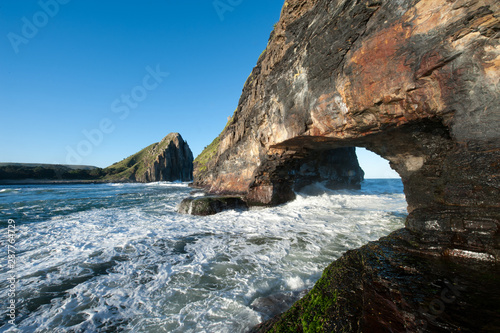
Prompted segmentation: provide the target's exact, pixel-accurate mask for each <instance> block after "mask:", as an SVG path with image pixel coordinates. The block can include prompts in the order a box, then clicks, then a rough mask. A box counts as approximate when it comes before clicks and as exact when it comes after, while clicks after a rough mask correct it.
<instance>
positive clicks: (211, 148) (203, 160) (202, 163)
mask: <svg viewBox="0 0 500 333" xmlns="http://www.w3.org/2000/svg"><path fill="white" fill-rule="evenodd" d="M235 113H236V110H235V111H234V113H233V116H232V117H231V118H229V119H228V121H227V123H226V126H224V129H223V130H222V132H221V133H220V134H219V135H218V136H217V137H216V138H215V139H214V140H213V141H212V143H210V144H209V145H208V146H206V147H205V149H203V151H202V152H201V154H200V155H198V156H197V157H196V158H195V160H194V167H195V169H196V170H197V171H198V172H204V171H206V170H207V168H208V166H207V164H208V162H209V161H210V160H212V158H214V157H215V155H216V154H217V150H218V149H219V144H220V138H221V136H222V133H224V131H225V130H226V129H227V128H228V127H229V125H231V124H232V123H233V121H234V114H235Z"/></svg>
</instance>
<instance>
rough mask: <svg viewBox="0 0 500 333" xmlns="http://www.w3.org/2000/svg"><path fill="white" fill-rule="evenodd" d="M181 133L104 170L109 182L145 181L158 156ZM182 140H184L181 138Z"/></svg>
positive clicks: (168, 136) (173, 134)
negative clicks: (144, 178) (146, 174)
mask: <svg viewBox="0 0 500 333" xmlns="http://www.w3.org/2000/svg"><path fill="white" fill-rule="evenodd" d="M176 138H181V137H180V135H179V133H170V134H169V135H167V136H166V137H165V138H163V140H161V141H160V142H157V143H153V144H152V145H149V146H148V147H146V148H144V149H143V150H141V151H139V152H138V153H135V154H134V155H131V156H129V157H127V158H125V159H124V160H122V161H120V162H117V163H115V164H113V165H111V166H109V167H107V168H105V169H104V172H105V174H106V176H105V178H104V179H105V180H108V181H143V180H141V179H140V178H139V177H142V175H144V174H145V173H146V171H147V170H148V168H149V167H151V166H152V165H153V164H154V162H155V161H156V159H157V158H158V156H159V155H160V154H161V153H162V152H163V151H165V150H166V149H167V148H168V146H169V145H170V144H171V143H172V141H173V140H175V139H176ZM181 139H182V138H181Z"/></svg>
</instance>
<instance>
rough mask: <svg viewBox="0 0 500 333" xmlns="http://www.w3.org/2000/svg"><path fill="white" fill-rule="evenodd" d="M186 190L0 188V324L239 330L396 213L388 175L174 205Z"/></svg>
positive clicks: (394, 219)
mask: <svg viewBox="0 0 500 333" xmlns="http://www.w3.org/2000/svg"><path fill="white" fill-rule="evenodd" d="M192 191H193V189H191V188H189V187H188V185H187V184H185V183H153V184H96V185H92V184H89V185H32V186H28V185H26V186H1V187H0V216H1V221H0V222H1V225H0V227H1V233H2V235H1V237H0V248H1V251H0V256H1V263H2V265H1V268H0V299H1V302H2V303H1V310H0V314H1V317H0V332H50V333H54V332H217V333H220V332H227V333H235V332H245V331H247V330H248V329H249V328H251V327H253V326H255V325H257V324H259V323H260V322H261V321H263V320H266V319H268V318H270V317H271V316H272V315H273V314H274V313H275V312H276V311H279V310H283V309H286V307H288V306H290V304H292V303H293V301H295V300H296V299H297V298H298V297H300V296H301V295H302V294H303V293H304V292H306V291H307V290H308V289H310V288H311V287H312V286H313V285H314V283H315V282H316V281H317V280H318V279H319V278H320V277H321V273H322V271H323V270H324V269H325V268H326V267H327V266H328V265H329V264H330V263H331V262H332V261H333V260H335V259H336V258H339V257H340V256H341V255H342V254H343V253H345V252H346V251H347V250H350V249H355V248H358V247H361V246H362V245H364V244H366V243H368V242H369V241H374V240H377V239H379V238H380V237H382V236H385V235H388V234H389V233H390V232H392V231H394V230H397V229H399V228H402V227H403V226H404V220H405V218H406V215H407V212H406V207H407V205H406V200H405V196H404V193H403V185H402V183H401V180H399V179H368V180H365V181H364V182H363V184H362V189H361V190H338V191H332V190H328V189H326V188H324V187H323V186H322V185H321V184H316V185H312V186H309V187H307V188H304V189H303V190H302V191H301V192H300V193H298V194H297V199H296V200H295V201H293V202H290V203H288V204H285V205H281V206H278V207H273V208H259V209H251V210H249V211H227V212H223V213H220V214H218V215H215V216H208V217H196V216H188V215H181V214H178V213H177V212H176V209H177V206H178V205H179V203H180V202H181V200H182V199H183V198H185V197H187V196H189V195H190V193H191V192H192ZM197 195H200V194H197ZM9 256H10V257H9ZM9 259H10V261H9ZM13 278H14V280H13ZM13 316H14V318H13ZM12 323H14V324H15V325H12Z"/></svg>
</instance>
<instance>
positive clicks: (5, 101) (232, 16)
mask: <svg viewBox="0 0 500 333" xmlns="http://www.w3.org/2000/svg"><path fill="white" fill-rule="evenodd" d="M214 4H219V6H218V7H217V8H216V6H215V5H214ZM223 4H225V7H224V5H223ZM282 5H283V1H282V0H271V1H270V0H251V1H250V0H232V1H229V0H217V1H213V0H205V1H196V2H190V1H189V2H188V1H169V0H163V1H160V0H142V1H139V0H106V1H103V0H100V1H98V0H40V1H39V0H0V22H1V25H0V110H1V111H0V112H1V113H0V116H1V122H0V124H1V125H0V126H1V129H0V141H1V146H0V162H24V163H67V162H70V163H73V164H87V165H96V166H100V167H105V166H108V165H110V164H112V163H114V162H116V161H119V160H122V159H123V158H125V157H127V156H129V155H131V154H133V153H135V152H137V151H139V150H140V149H142V148H144V147H146V146H148V145H150V144H151V143H154V142H158V141H159V140H161V139H162V138H163V137H164V136H166V135H167V134H168V133H170V132H179V133H181V134H182V136H183V137H184V139H186V140H187V141H188V143H189V145H190V147H191V149H192V150H193V153H194V155H195V156H196V155H198V154H199V153H200V152H201V151H202V150H203V148H204V147H205V146H206V145H208V144H209V143H210V142H211V141H212V139H213V138H215V137H216V136H217V135H218V134H219V133H220V131H221V130H222V128H223V127H224V125H225V123H226V121H227V117H228V116H231V115H232V114H233V111H234V110H235V109H236V107H237V104H238V100H239V97H240V94H241V89H242V88H243V84H244V82H245V81H246V79H247V77H248V75H249V74H250V72H251V70H252V68H253V67H254V66H255V64H256V61H257V59H258V57H259V55H260V54H261V52H262V51H263V50H264V49H265V47H266V45H267V41H268V38H269V34H270V33H271V31H272V29H273V25H274V23H276V22H277V21H278V19H279V14H280V11H281V7H282ZM365 160H366V163H368V164H366V166H365V165H363V167H364V169H365V170H366V171H367V176H368V177H391V176H397V175H396V174H391V171H390V170H389V169H388V166H387V162H385V161H383V160H379V161H377V160H376V158H374V155H372V154H369V153H368V152H366V151H361V152H360V161H361V163H362V164H365ZM379 164H380V165H379ZM367 166H370V170H367Z"/></svg>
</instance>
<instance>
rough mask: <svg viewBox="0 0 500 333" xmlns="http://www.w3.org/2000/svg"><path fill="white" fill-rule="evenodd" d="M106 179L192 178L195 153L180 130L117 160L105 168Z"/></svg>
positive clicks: (170, 179)
mask: <svg viewBox="0 0 500 333" xmlns="http://www.w3.org/2000/svg"><path fill="white" fill-rule="evenodd" d="M104 171H105V172H106V173H107V176H106V179H108V180H118V181H137V182H142V183H148V182H159V181H177V180H180V181H191V180H192V179H193V153H192V152H191V149H190V148H189V146H188V144H187V142H186V141H184V140H183V139H182V137H181V135H180V134H179V133H170V134H169V135H167V136H166V137H165V138H164V139H163V140H161V141H160V142H158V143H155V144H152V145H150V146H149V147H146V148H144V149H143V150H141V151H140V152H138V153H136V154H134V155H132V156H130V157H128V158H126V159H124V160H123V161H121V162H118V163H115V164H113V165H112V166H110V167H108V168H106V169H105V170H104Z"/></svg>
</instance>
